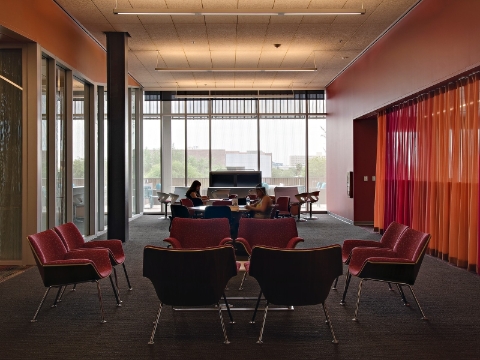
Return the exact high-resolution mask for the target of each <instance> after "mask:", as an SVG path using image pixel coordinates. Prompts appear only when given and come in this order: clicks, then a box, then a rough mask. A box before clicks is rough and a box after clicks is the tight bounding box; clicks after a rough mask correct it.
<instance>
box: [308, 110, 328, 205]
mask: <svg viewBox="0 0 480 360" xmlns="http://www.w3.org/2000/svg"><path fill="white" fill-rule="evenodd" d="M326 137H327V132H326V118H325V117H318V118H314V117H309V119H308V191H320V195H319V199H318V201H317V202H315V203H313V204H312V210H313V211H315V210H327V202H326V191H327V183H326V181H327V174H326V168H327V155H326V154H327V153H326V149H327V145H326Z"/></svg>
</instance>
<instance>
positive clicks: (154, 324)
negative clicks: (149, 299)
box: [148, 303, 162, 345]
mask: <svg viewBox="0 0 480 360" xmlns="http://www.w3.org/2000/svg"><path fill="white" fill-rule="evenodd" d="M161 313H162V303H160V306H159V307H158V311H157V316H156V317H155V321H154V322H153V330H152V335H151V336H150V341H149V342H148V345H153V344H154V342H153V338H154V337H155V332H156V331H157V325H158V321H159V320H160V314H161Z"/></svg>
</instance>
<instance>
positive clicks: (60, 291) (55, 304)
mask: <svg viewBox="0 0 480 360" xmlns="http://www.w3.org/2000/svg"><path fill="white" fill-rule="evenodd" d="M62 289H63V286H59V287H58V291H57V295H56V296H55V300H54V301H53V304H52V306H50V307H52V308H54V307H57V304H58V299H59V298H60V294H61V293H62Z"/></svg>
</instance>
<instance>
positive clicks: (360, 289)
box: [352, 279, 364, 321]
mask: <svg viewBox="0 0 480 360" xmlns="http://www.w3.org/2000/svg"><path fill="white" fill-rule="evenodd" d="M363 280H364V279H362V280H360V284H358V295H357V307H356V308H355V315H354V316H353V319H352V320H353V321H358V318H357V315H358V306H359V305H360V294H361V293H362V284H363Z"/></svg>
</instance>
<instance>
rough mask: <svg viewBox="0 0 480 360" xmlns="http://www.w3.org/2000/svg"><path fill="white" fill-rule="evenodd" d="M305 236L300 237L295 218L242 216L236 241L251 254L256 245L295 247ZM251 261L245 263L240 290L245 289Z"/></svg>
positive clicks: (283, 247)
mask: <svg viewBox="0 0 480 360" xmlns="http://www.w3.org/2000/svg"><path fill="white" fill-rule="evenodd" d="M301 241H303V238H301V237H298V231H297V224H296V222H295V219H293V218H283V219H252V218H241V219H240V224H239V227H238V237H237V239H236V240H235V242H236V243H239V244H242V245H243V247H244V248H245V251H246V252H247V254H248V255H249V256H251V255H252V249H253V247H255V246H260V245H261V246H268V247H276V248H282V249H293V248H294V247H295V246H296V245H297V244H298V243H299V242H301ZM248 268H249V263H248V262H246V263H245V270H246V272H245V274H244V275H243V278H242V282H241V284H240V288H239V290H242V289H243V283H244V282H245V279H246V276H247V273H248Z"/></svg>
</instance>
